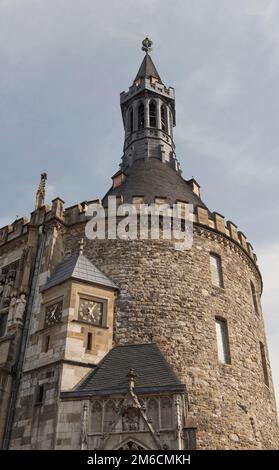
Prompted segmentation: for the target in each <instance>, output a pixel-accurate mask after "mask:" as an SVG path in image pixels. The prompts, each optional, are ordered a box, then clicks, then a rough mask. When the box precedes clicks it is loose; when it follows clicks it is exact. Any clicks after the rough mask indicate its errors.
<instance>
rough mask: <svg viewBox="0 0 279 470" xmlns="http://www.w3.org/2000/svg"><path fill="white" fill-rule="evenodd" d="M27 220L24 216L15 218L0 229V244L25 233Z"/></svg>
mask: <svg viewBox="0 0 279 470" xmlns="http://www.w3.org/2000/svg"><path fill="white" fill-rule="evenodd" d="M28 224H29V221H28V219H26V218H25V217H21V218H20V219H16V220H15V221H14V222H13V223H12V224H10V225H5V227H2V228H1V229H0V246H2V245H4V244H5V243H7V242H9V241H11V240H13V239H15V238H17V237H20V236H21V235H23V234H25V233H27V230H28Z"/></svg>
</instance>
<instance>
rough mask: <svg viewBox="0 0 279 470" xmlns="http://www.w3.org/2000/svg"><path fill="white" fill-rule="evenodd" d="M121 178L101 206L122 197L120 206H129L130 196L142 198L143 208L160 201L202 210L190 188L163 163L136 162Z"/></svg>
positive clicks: (131, 200) (140, 160) (148, 160)
mask: <svg viewBox="0 0 279 470" xmlns="http://www.w3.org/2000/svg"><path fill="white" fill-rule="evenodd" d="M125 175H126V176H125V180H124V182H123V183H122V184H121V185H120V186H117V187H116V188H111V189H110V190H109V191H108V193H107V194H106V195H105V197H104V199H103V203H104V204H105V205H106V203H107V197H108V196H122V197H123V202H124V203H130V204H131V203H132V202H133V196H143V197H144V202H145V204H152V203H154V201H155V197H164V198H165V202H166V203H167V204H170V205H172V204H174V203H175V202H176V201H177V200H179V201H187V202H188V203H189V204H193V205H194V206H201V207H206V206H205V204H204V203H203V201H202V200H201V199H200V198H199V197H198V196H197V195H196V194H195V193H193V190H192V188H191V186H190V184H189V183H188V182H187V181H185V180H184V179H183V178H182V177H181V176H180V175H179V174H178V173H177V171H175V170H174V169H173V168H171V167H170V166H169V165H168V164H167V163H163V162H161V161H160V160H159V159H157V158H148V159H144V158H141V159H138V160H136V161H135V163H134V164H133V165H132V166H130V167H129V168H126V169H125Z"/></svg>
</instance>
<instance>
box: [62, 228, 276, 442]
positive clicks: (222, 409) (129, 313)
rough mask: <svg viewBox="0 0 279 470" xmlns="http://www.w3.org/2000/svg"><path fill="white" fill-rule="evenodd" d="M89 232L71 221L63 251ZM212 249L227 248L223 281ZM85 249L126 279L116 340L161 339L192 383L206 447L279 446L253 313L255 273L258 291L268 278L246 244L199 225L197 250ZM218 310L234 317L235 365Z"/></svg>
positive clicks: (121, 244) (105, 245)
mask: <svg viewBox="0 0 279 470" xmlns="http://www.w3.org/2000/svg"><path fill="white" fill-rule="evenodd" d="M83 235H84V226H83V225H75V226H73V227H71V228H70V229H69V230H68V232H67V234H66V236H65V250H70V251H72V252H73V251H76V250H77V247H78V240H79V239H80V237H81V236H83ZM210 252H214V253H217V254H219V255H220V256H221V257H222V266H223V274H224V288H218V287H214V286H213V285H212V282H211V273H210V263H209V261H210V259H209V256H210ZM85 255H86V256H87V257H89V258H90V259H91V260H92V261H93V262H94V263H95V264H96V265H97V266H98V267H99V268H100V269H101V270H102V271H103V272H104V273H106V274H107V275H108V276H109V277H110V278H111V279H112V280H113V281H114V282H115V283H116V284H117V285H118V286H119V288H120V294H119V297H118V299H117V302H116V312H115V331H114V343H115V344H117V343H144V342H150V341H154V342H156V343H158V345H159V346H160V348H161V349H162V351H163V353H164V354H165V357H166V358H167V360H168V361H169V363H170V364H171V365H172V367H173V368H174V370H175V371H176V372H177V374H178V376H179V378H180V379H181V380H182V381H183V382H184V383H186V385H187V389H188V393H189V401H190V415H191V416H192V417H194V418H195V419H196V421H197V426H198V436H197V437H198V448H200V449H274V448H278V446H279V431H278V421H277V415H276V405H275V398H274V392H273V385H272V378H271V371H270V366H269V361H268V353H267V345H266V338H265V332H264V323H263V316H262V312H260V316H257V315H256V314H255V312H254V309H253V304H252V297H251V288H250V281H251V280H252V281H253V283H254V284H255V286H256V290H257V294H258V298H260V293H261V279H260V275H259V272H258V270H257V268H256V267H255V264H254V262H253V261H252V260H251V259H250V258H249V257H248V256H247V254H245V253H244V251H243V250H242V248H241V247H239V246H237V244H235V243H234V242H232V241H230V240H228V239H227V238H226V237H225V236H223V235H222V234H217V233H216V232H213V231H210V230H209V229H206V228H202V227H200V226H195V231H194V245H193V247H192V249H191V250H190V251H185V252H182V251H176V250H175V249H174V246H173V243H172V242H171V241H157V240H152V241H145V240H142V241H139V240H136V241H121V240H95V241H89V240H86V247H85ZM216 316H220V317H223V318H225V319H226V320H227V322H228V331H229V342H230V353H231V364H221V363H220V362H219V361H218V357H217V343H216V333H215V317H216ZM260 341H261V342H263V343H264V345H265V348H266V354H267V361H268V375H269V388H268V387H267V386H266V385H265V383H264V379H263V370H262V364H261V355H260V347H259V342H260Z"/></svg>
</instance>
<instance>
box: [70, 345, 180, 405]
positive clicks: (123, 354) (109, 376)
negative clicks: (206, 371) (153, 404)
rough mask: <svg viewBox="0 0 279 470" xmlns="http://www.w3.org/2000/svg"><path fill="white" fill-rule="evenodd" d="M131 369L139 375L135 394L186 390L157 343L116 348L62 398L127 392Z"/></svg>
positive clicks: (136, 380)
mask: <svg viewBox="0 0 279 470" xmlns="http://www.w3.org/2000/svg"><path fill="white" fill-rule="evenodd" d="M130 369H134V370H135V373H136V379H135V388H134V391H135V393H144V392H161V391H180V392H183V391H185V385H184V384H182V383H181V382H180V380H179V379H178V378H177V376H176V375H175V373H174V371H173V370H172V368H171V367H170V365H169V364H168V363H167V361H166V359H165V358H164V356H163V354H162V353H161V351H160V349H159V347H158V346H157V344H155V343H147V344H128V345H121V346H115V347H114V348H113V349H111V351H109V352H108V354H107V355H106V356H105V357H104V359H103V360H102V361H101V362H100V363H99V365H98V366H97V367H96V368H95V369H94V370H93V371H92V372H89V374H88V375H87V376H86V377H85V378H84V379H83V380H82V381H81V382H80V383H79V384H78V386H77V387H76V388H75V390H73V391H71V392H63V393H62V394H61V397H62V398H71V397H73V398H74V397H79V396H91V395H106V394H124V393H127V391H128V380H129V379H128V377H127V374H128V373H129V371H130Z"/></svg>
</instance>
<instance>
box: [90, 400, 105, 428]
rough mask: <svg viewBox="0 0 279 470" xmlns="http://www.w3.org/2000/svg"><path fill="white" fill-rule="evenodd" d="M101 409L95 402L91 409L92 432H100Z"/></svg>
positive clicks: (97, 402)
mask: <svg viewBox="0 0 279 470" xmlns="http://www.w3.org/2000/svg"><path fill="white" fill-rule="evenodd" d="M102 416H103V409H102V405H101V403H100V402H99V401H95V402H93V404H92V408H91V430H92V432H102Z"/></svg>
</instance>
